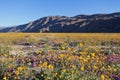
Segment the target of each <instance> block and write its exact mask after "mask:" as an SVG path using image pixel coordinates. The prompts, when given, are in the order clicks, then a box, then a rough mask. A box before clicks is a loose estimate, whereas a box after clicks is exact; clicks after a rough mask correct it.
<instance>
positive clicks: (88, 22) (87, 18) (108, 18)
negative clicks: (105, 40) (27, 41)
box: [0, 12, 120, 32]
mask: <svg viewBox="0 0 120 80" xmlns="http://www.w3.org/2000/svg"><path fill="white" fill-rule="evenodd" d="M0 32H120V12H118V13H112V14H94V15H77V16H74V17H66V16H48V17H43V18H40V19H38V20H36V21H32V22H29V23H28V24H24V25H19V26H14V27H8V28H2V29H0Z"/></svg>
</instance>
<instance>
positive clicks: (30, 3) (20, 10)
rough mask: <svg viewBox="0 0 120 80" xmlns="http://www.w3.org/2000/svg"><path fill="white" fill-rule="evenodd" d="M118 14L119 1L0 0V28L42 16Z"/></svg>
mask: <svg viewBox="0 0 120 80" xmlns="http://www.w3.org/2000/svg"><path fill="white" fill-rule="evenodd" d="M113 12H120V0H0V26H13V25H19V24H24V23H28V22H29V21H33V20H36V19H39V18H41V17H44V16H52V15H63V16H75V15H79V14H95V13H113Z"/></svg>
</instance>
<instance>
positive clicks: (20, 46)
mask: <svg viewBox="0 0 120 80" xmlns="http://www.w3.org/2000/svg"><path fill="white" fill-rule="evenodd" d="M0 80H120V34H119V33H96V34H95V33H0Z"/></svg>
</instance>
